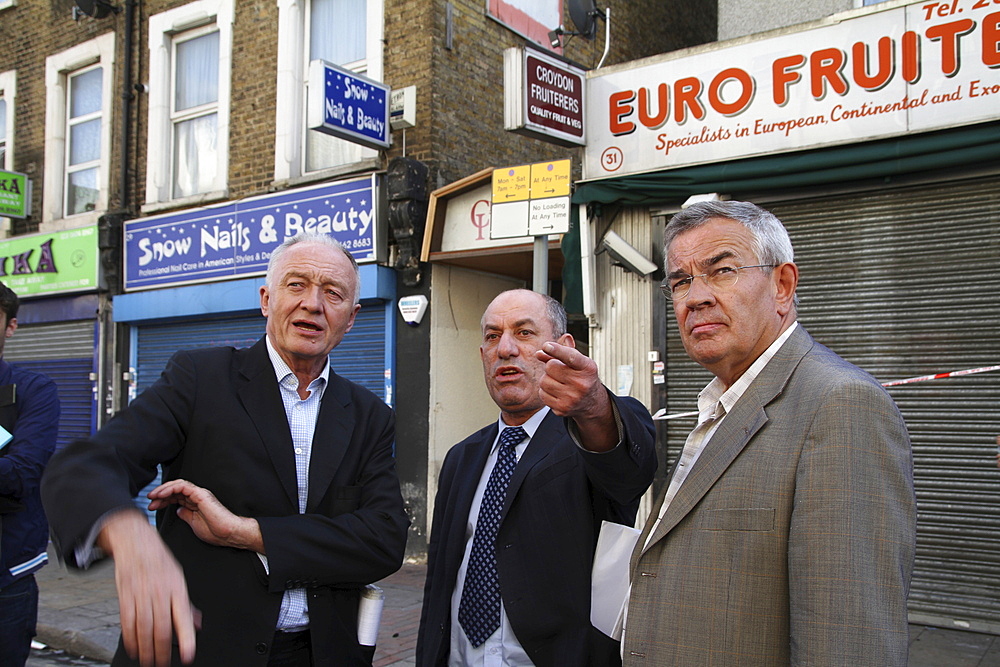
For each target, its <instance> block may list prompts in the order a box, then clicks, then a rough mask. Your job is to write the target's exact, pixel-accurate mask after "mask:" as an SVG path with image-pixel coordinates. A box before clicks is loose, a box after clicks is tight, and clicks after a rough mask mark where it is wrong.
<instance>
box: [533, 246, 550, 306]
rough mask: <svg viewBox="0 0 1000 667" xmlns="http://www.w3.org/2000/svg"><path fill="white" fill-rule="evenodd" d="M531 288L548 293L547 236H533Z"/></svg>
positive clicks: (541, 292) (540, 292)
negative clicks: (533, 252)
mask: <svg viewBox="0 0 1000 667" xmlns="http://www.w3.org/2000/svg"><path fill="white" fill-rule="evenodd" d="M532 272H533V273H532V282H531V289H532V290H533V291H535V292H538V293H539V294H548V293H549V237H548V236H547V235H545V234H543V235H542V236H536V237H535V254H534V258H533V261H532Z"/></svg>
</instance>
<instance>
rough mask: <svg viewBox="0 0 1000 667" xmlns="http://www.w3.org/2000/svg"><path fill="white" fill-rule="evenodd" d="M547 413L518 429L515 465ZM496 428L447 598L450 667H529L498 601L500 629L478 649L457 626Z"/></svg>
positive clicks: (493, 454)
mask: <svg viewBox="0 0 1000 667" xmlns="http://www.w3.org/2000/svg"><path fill="white" fill-rule="evenodd" d="M548 413H549V408H548V407H547V406H546V407H543V408H542V409H541V410H539V411H538V412H536V413H535V414H533V415H531V417H530V418H529V419H528V421H526V422H524V423H523V424H521V428H523V429H524V432H525V433H527V434H528V437H527V438H526V439H525V440H524V441H522V442H521V444H519V445H517V446H516V447H515V448H514V455H515V456H516V457H517V460H518V461H520V460H521V456H522V455H523V454H524V450H525V449H527V447H528V444H529V443H530V442H531V438H532V437H534V435H535V431H537V430H538V427H539V425H541V423H542V420H543V419H545V415H547V414H548ZM499 425H500V429H499V430H498V431H497V437H496V438H495V439H494V440H493V447H492V448H491V449H490V455H489V458H487V459H486V465H485V466H484V467H483V474H482V475H481V476H480V478H479V486H477V487H476V495H475V496H473V498H472V507H470V508H469V518H468V522H467V523H466V529H465V540H466V541H465V554H464V555H463V556H462V565H461V566H460V567H459V568H458V577H457V579H456V580H455V590H454V592H453V593H452V595H451V652H450V654H449V657H448V664H449V665H450V666H451V667H531V666H532V665H533V663H532V662H531V659H530V658H529V657H528V654H527V653H525V652H524V648H523V647H522V646H521V642H519V641H517V637H515V636H514V631H513V630H512V629H511V627H510V621H509V620H508V619H507V611H506V610H505V609H504V606H503V600H502V599H501V600H500V627H499V628H497V631H496V632H494V633H493V635H492V636H490V637H489V638H488V639H487V640H486V641H485V642H483V643H482V644H481V645H480V646H478V647H476V646H473V645H472V644H471V643H470V642H469V640H468V638H466V636H465V631H464V630H463V629H462V625H461V624H460V623H459V622H458V606H459V603H460V602H461V600H462V588H463V586H464V585H465V574H466V571H467V570H468V567H469V555H470V554H471V553H472V538H473V536H474V535H475V533H476V522H477V521H478V519H479V507H480V505H482V503H483V495H484V494H485V493H486V483H487V482H488V481H489V479H490V473H492V472H493V467H494V466H495V465H496V462H497V454H498V452H499V447H498V443H499V441H500V433H501V432H502V431H503V429H504V428H507V426H508V425H507V424H505V423H504V422H503V418H501V419H500V420H499Z"/></svg>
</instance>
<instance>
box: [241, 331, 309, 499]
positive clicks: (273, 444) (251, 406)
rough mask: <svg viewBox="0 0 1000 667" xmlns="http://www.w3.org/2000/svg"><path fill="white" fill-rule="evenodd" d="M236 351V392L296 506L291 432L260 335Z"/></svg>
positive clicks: (296, 495)
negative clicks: (247, 348) (252, 343)
mask: <svg viewBox="0 0 1000 667" xmlns="http://www.w3.org/2000/svg"><path fill="white" fill-rule="evenodd" d="M237 355H238V357H237V364H238V368H237V371H238V373H239V376H240V381H241V384H240V386H239V388H238V389H237V393H238V394H239V397H240V400H241V401H242V402H243V407H244V409H246V411H247V415H248V416H249V417H250V420H251V421H252V422H253V424H254V426H255V427H256V428H257V432H258V433H259V434H260V439H261V440H262V441H263V443H264V448H265V449H266V450H267V453H268V456H269V457H270V458H271V464H272V465H273V466H274V469H275V471H276V472H277V474H278V479H280V480H281V486H282V487H284V489H285V493H286V494H287V495H288V500H289V501H290V502H291V503H292V504H293V505H294V506H295V507H298V502H299V501H298V490H297V484H296V480H295V455H294V453H293V452H292V434H291V432H290V431H289V429H288V417H287V416H286V415H285V408H284V403H283V402H282V400H281V394H280V390H279V389H278V380H277V378H276V377H275V374H274V366H272V365H271V359H270V358H269V357H268V356H267V346H266V343H265V342H264V339H263V338H261V339H260V340H259V341H257V344H256V345H254V346H253V347H251V348H250V349H249V350H241V351H239V352H237Z"/></svg>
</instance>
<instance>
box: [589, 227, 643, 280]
mask: <svg viewBox="0 0 1000 667" xmlns="http://www.w3.org/2000/svg"><path fill="white" fill-rule="evenodd" d="M601 245H602V246H604V249H605V250H607V251H608V254H609V255H611V256H612V257H613V258H614V259H615V260H616V261H617V262H618V263H619V264H621V265H622V266H623V267H625V268H626V269H628V270H629V271H631V272H632V273H637V274H639V275H640V276H648V275H649V274H650V273H652V272H653V271H656V264H653V263H652V262H651V261H649V260H648V259H646V258H645V257H644V256H643V254H642V253H641V252H639V251H638V250H636V249H635V248H633V247H632V246H631V245H629V243H628V241H626V240H625V239H623V238H622V237H620V236H618V235H617V234H615V233H614V232H610V231H609V232H608V233H607V234H605V235H604V240H603V241H601Z"/></svg>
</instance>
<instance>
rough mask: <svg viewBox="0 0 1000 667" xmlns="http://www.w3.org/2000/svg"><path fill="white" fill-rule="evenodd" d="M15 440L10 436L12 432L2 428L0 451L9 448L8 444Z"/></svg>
mask: <svg viewBox="0 0 1000 667" xmlns="http://www.w3.org/2000/svg"><path fill="white" fill-rule="evenodd" d="M13 439H14V436H13V435H11V434H10V431H8V430H7V429H5V428H4V427H3V426H0V449H3V448H4V447H6V446H7V443H8V442H10V441H11V440H13Z"/></svg>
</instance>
